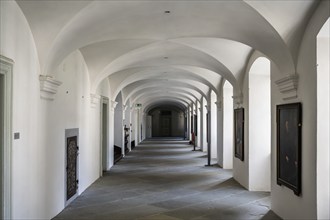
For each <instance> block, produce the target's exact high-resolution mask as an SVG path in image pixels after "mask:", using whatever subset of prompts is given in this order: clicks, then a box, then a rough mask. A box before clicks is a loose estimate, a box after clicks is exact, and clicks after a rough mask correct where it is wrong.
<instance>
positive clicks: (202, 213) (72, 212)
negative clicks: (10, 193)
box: [54, 139, 280, 220]
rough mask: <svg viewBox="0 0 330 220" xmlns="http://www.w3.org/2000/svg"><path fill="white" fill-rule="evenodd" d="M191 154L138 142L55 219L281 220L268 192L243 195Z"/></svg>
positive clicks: (172, 143)
mask: <svg viewBox="0 0 330 220" xmlns="http://www.w3.org/2000/svg"><path fill="white" fill-rule="evenodd" d="M192 149H193V147H192V145H189V143H188V141H184V140H180V139H147V140H145V141H143V142H142V143H141V144H140V145H138V146H137V147H136V148H135V149H134V150H132V151H131V152H130V153H129V154H128V155H127V156H126V157H125V158H124V159H122V160H121V161H119V162H118V163H117V164H116V165H115V166H113V167H112V168H111V170H110V171H109V172H105V173H104V174H103V177H101V178H100V179H98V180H97V181H96V182H94V183H93V184H92V185H91V186H90V187H89V188H88V189H87V190H86V191H85V192H83V193H82V194H81V195H80V196H78V198H77V199H76V200H75V201H73V202H72V203H71V204H70V205H69V206H67V207H66V208H65V209H64V210H63V211H62V212H61V213H60V214H59V215H57V216H56V217H55V218H54V219H116V220H117V219H150V220H151V219H152V220H157V219H164V220H167V219H168V220H179V219H195V220H197V219H198V220H206V219H212V220H214V219H280V218H279V217H278V216H277V215H275V214H274V213H273V212H272V211H270V194H269V193H268V192H251V191H247V190H246V189H244V188H243V187H242V186H240V185H239V184H238V183H237V182H236V181H235V180H234V179H233V178H232V171H231V170H224V169H221V168H219V167H218V166H205V163H206V153H203V152H201V151H198V150H197V151H192ZM215 162H216V161H214V163H215Z"/></svg>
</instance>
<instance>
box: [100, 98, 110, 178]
mask: <svg viewBox="0 0 330 220" xmlns="http://www.w3.org/2000/svg"><path fill="white" fill-rule="evenodd" d="M100 110H101V132H100V133H101V143H102V144H101V149H102V150H101V172H100V175H101V176H102V175H103V172H104V171H107V170H108V169H109V167H110V165H109V162H110V161H109V99H108V98H106V97H102V98H101V109H100Z"/></svg>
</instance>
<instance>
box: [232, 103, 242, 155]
mask: <svg viewBox="0 0 330 220" xmlns="http://www.w3.org/2000/svg"><path fill="white" fill-rule="evenodd" d="M234 131H235V134H234V138H235V157H237V158H239V159H240V160H241V161H244V108H238V109H234Z"/></svg>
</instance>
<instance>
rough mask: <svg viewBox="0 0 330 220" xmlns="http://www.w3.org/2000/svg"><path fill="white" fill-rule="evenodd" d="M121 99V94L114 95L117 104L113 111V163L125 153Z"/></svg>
mask: <svg viewBox="0 0 330 220" xmlns="http://www.w3.org/2000/svg"><path fill="white" fill-rule="evenodd" d="M122 100H123V99H122V94H121V93H119V94H118V95H117V97H116V102H117V105H116V108H115V112H114V137H113V139H114V163H116V162H118V161H119V160H120V159H121V158H122V156H123V155H125V148H124V138H123V135H124V125H123V101H122Z"/></svg>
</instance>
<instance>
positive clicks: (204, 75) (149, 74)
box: [109, 65, 221, 94]
mask: <svg viewBox="0 0 330 220" xmlns="http://www.w3.org/2000/svg"><path fill="white" fill-rule="evenodd" d="M184 67H185V66H183V65H181V66H180V67H179V66H178V67H174V66H171V67H159V68H155V67H150V66H145V67H138V68H136V67H135V68H129V69H127V71H128V72H126V70H122V71H119V72H117V73H113V75H111V76H110V77H109V78H110V79H111V81H112V85H113V86H112V87H113V94H117V93H118V91H121V90H122V88H124V87H126V86H127V85H128V84H131V83H132V82H134V81H137V80H142V79H157V78H158V79H170V78H172V79H176V80H179V79H181V80H186V79H191V80H195V81H199V82H202V83H203V84H205V85H207V86H208V87H210V88H211V89H212V90H214V91H216V92H218V91H217V89H216V88H217V87H218V83H217V81H220V80H221V78H215V77H214V75H213V76H212V71H208V72H207V69H205V68H204V70H205V71H203V72H198V71H187V70H186V69H184ZM186 68H188V67H187V66H186ZM190 68H194V67H192V66H191V67H190ZM195 68H197V67H195ZM200 69H202V68H200ZM135 70H136V72H135Z"/></svg>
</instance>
